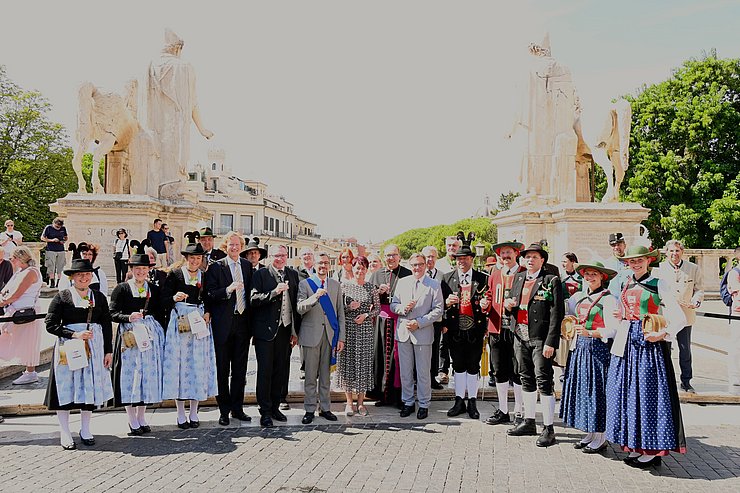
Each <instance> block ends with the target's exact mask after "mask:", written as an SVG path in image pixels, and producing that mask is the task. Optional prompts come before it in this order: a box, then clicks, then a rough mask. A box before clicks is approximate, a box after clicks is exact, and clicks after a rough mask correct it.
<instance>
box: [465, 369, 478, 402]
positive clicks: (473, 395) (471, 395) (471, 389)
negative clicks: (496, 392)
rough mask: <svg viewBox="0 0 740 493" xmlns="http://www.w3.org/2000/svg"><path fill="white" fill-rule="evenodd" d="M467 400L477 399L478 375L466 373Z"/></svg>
mask: <svg viewBox="0 0 740 493" xmlns="http://www.w3.org/2000/svg"><path fill="white" fill-rule="evenodd" d="M467 380H468V399H477V398H478V374H477V373H476V374H475V375H473V374H472V373H468V376H467Z"/></svg>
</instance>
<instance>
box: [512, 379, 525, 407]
mask: <svg viewBox="0 0 740 493" xmlns="http://www.w3.org/2000/svg"><path fill="white" fill-rule="evenodd" d="M523 407H524V397H522V386H521V385H519V384H516V383H515V384H514V412H515V413H520V414H521V413H522V408H523Z"/></svg>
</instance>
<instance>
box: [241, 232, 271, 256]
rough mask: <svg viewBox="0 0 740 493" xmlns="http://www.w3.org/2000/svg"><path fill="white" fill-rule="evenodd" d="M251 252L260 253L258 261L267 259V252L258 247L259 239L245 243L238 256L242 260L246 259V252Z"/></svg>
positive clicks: (255, 238)
mask: <svg viewBox="0 0 740 493" xmlns="http://www.w3.org/2000/svg"><path fill="white" fill-rule="evenodd" d="M251 250H258V251H259V252H260V260H262V259H264V258H267V250H266V249H264V248H262V247H261V246H260V239H259V238H258V237H256V236H255V237H254V238H252V239H250V240H249V241H248V242H247V246H246V248H244V250H243V251H242V252H241V253H240V254H239V256H240V257H242V258H247V252H249V251H251Z"/></svg>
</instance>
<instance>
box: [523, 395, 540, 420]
mask: <svg viewBox="0 0 740 493" xmlns="http://www.w3.org/2000/svg"><path fill="white" fill-rule="evenodd" d="M522 394H523V397H524V417H525V418H528V419H534V418H535V416H537V392H522Z"/></svg>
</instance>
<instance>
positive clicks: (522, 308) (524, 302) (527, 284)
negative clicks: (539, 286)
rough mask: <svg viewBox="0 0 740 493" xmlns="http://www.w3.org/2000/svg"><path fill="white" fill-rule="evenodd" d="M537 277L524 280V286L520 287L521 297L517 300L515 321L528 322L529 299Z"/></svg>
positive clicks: (519, 322)
mask: <svg viewBox="0 0 740 493" xmlns="http://www.w3.org/2000/svg"><path fill="white" fill-rule="evenodd" d="M536 280H537V279H532V280H530V281H524V287H522V299H521V301H520V302H519V310H518V311H517V312H516V323H518V324H528V323H529V311H528V310H527V307H528V306H529V299H530V298H531V297H532V287H533V286H534V283H535V281H536Z"/></svg>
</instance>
